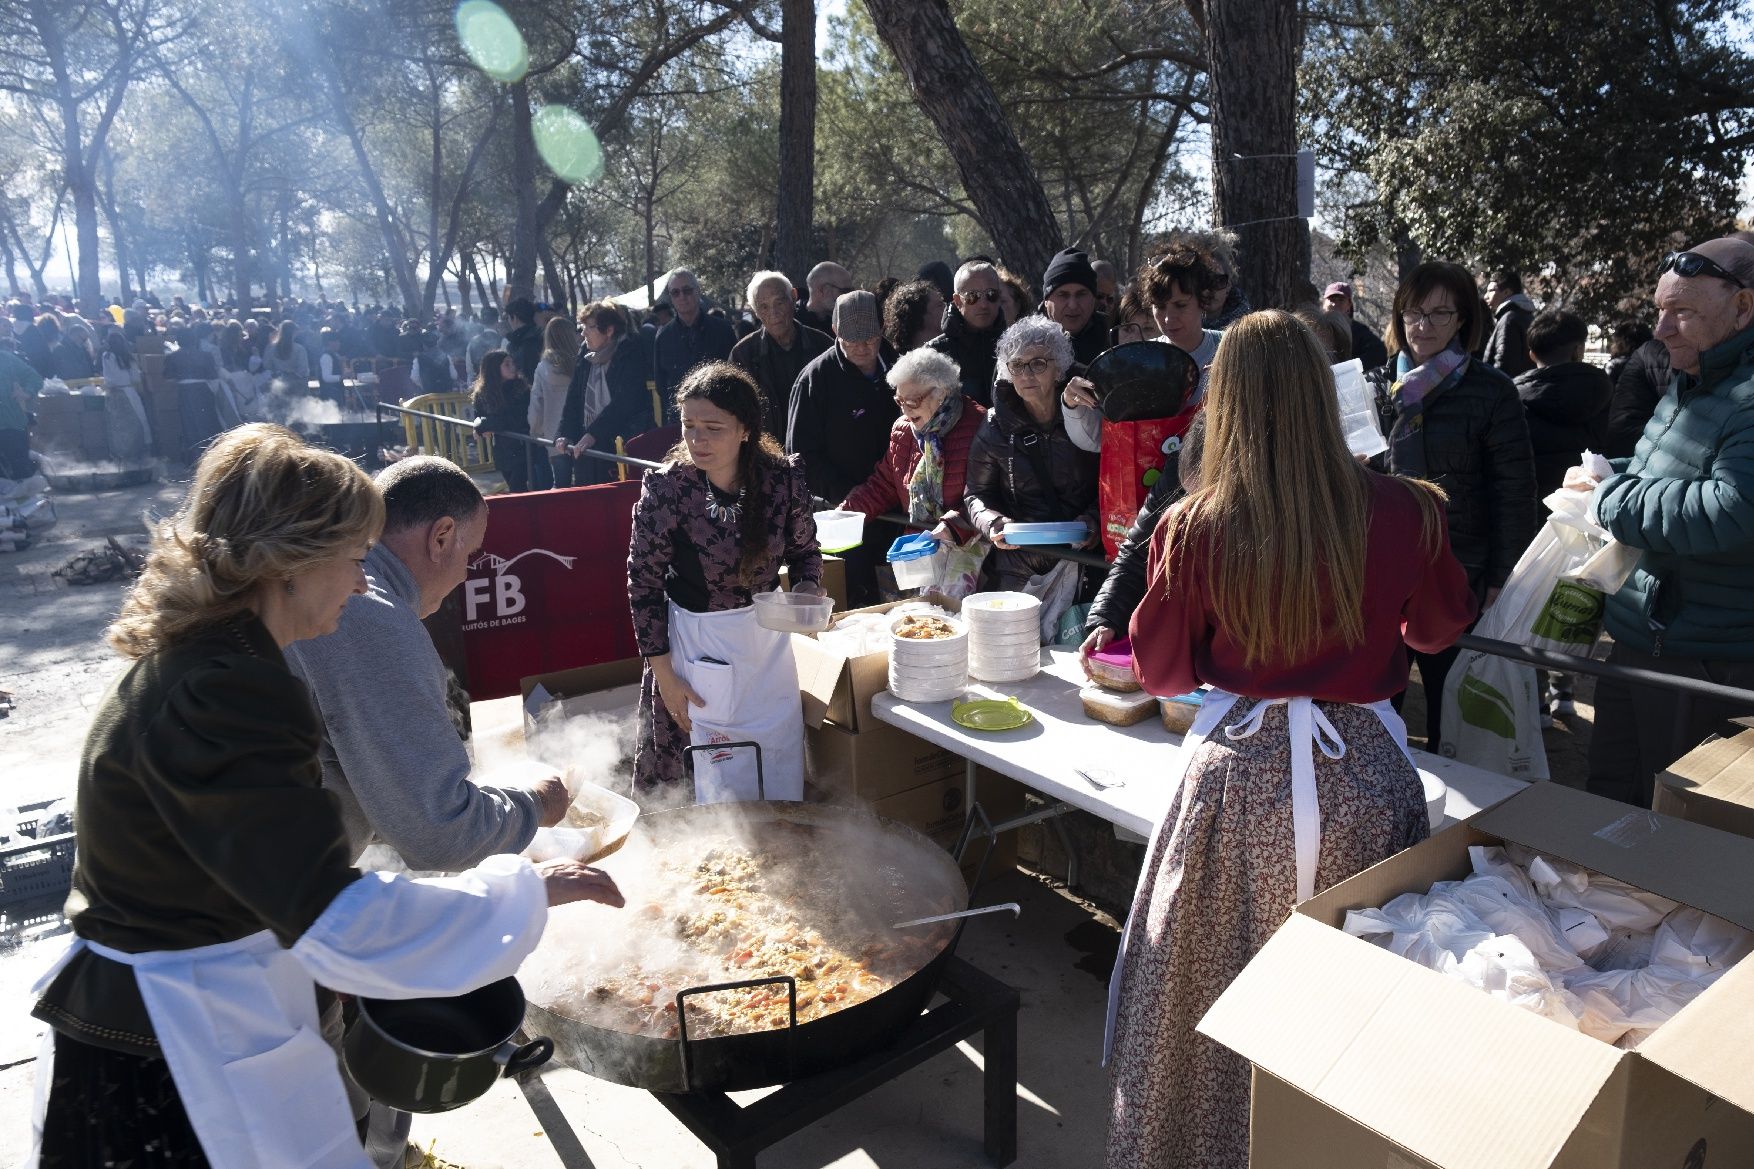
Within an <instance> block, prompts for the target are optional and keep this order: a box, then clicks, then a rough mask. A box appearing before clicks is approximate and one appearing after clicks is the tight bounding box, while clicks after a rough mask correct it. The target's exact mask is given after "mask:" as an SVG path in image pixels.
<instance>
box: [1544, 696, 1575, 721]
mask: <svg viewBox="0 0 1754 1169" xmlns="http://www.w3.org/2000/svg"><path fill="white" fill-rule="evenodd" d="M1547 711H1548V713H1549V714H1551V715H1552V716H1553V717H1554V718H1576V717H1577V703H1576V702H1574V701H1572V699H1571V697H1570V696H1569V695H1568V696H1566V697H1564V698H1560V697H1557V696H1555V697H1554V699H1553V701H1552V702H1551V703H1549V704H1548V707H1547Z"/></svg>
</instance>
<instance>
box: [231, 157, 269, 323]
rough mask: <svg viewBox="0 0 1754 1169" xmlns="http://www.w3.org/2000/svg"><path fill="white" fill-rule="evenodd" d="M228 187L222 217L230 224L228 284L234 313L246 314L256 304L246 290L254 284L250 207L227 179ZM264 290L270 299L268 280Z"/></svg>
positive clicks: (240, 192) (242, 193) (241, 193)
mask: <svg viewBox="0 0 1754 1169" xmlns="http://www.w3.org/2000/svg"><path fill="white" fill-rule="evenodd" d="M228 187H229V189H228V190H227V191H226V193H225V196H226V197H225V202H226V210H227V212H228V214H227V217H226V218H227V220H228V221H229V223H230V225H231V283H232V288H233V289H234V290H235V294H236V296H237V301H238V313H239V314H240V315H246V314H248V313H249V311H250V309H251V308H253V307H255V303H256V302H255V298H254V297H253V296H252V295H251V292H250V289H251V287H252V286H253V285H254V283H255V273H254V272H252V271H251V270H250V261H251V254H250V209H249V206H248V205H247V204H246V203H245V201H244V190H243V187H242V186H241V185H235V184H230V183H229V182H228ZM265 291H267V292H268V293H269V299H270V300H272V299H273V291H274V289H273V285H272V283H270V285H269V287H268V288H267V289H266V290H265Z"/></svg>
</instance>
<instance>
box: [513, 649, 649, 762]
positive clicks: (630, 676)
mask: <svg viewBox="0 0 1754 1169" xmlns="http://www.w3.org/2000/svg"><path fill="white" fill-rule="evenodd" d="M644 668H645V663H644V662H643V661H642V660H641V659H640V658H623V659H622V660H620V661H617V662H603V663H602V664H600V665H595V666H579V667H577V668H575V669H571V670H556V671H554V672H553V673H551V674H535V675H532V676H531V677H528V678H524V679H522V680H521V681H520V682H519V685H518V693H519V695H520V696H521V699H522V702H523V707H524V741H525V742H526V743H527V744H529V746H530V750H531V752H532V754H534V753H537V752H538V751H539V750H540V744H541V742H542V732H541V731H540V729H539V728H538V723H539V722H540V720H541V719H542V718H543V717H544V716H547V715H550V714H552V713H553V712H554V711H556V710H558V711H559V712H560V715H561V717H562V718H569V717H572V716H573V715H579V714H617V715H628V714H632V713H633V712H634V710H635V709H637V708H638V706H639V680H640V674H641V672H642V671H643V670H644Z"/></svg>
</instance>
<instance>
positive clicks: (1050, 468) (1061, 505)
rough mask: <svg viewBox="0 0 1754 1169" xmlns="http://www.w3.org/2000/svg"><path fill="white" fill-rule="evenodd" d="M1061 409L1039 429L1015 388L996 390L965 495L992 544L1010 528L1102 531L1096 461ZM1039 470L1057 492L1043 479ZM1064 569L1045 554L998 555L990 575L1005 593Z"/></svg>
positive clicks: (973, 452)
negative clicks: (1058, 525)
mask: <svg viewBox="0 0 1754 1169" xmlns="http://www.w3.org/2000/svg"><path fill="white" fill-rule="evenodd" d="M1062 388H1063V387H1062ZM1055 396H1056V398H1057V397H1058V393H1057V392H1056V395H1055ZM1054 406H1055V409H1054V412H1053V419H1052V420H1051V421H1049V422H1046V423H1041V422H1037V421H1036V420H1035V419H1034V418H1033V417H1032V416H1031V415H1030V413H1029V410H1028V408H1027V407H1026V406H1024V404H1023V399H1022V398H1021V397H1019V396H1018V394H1017V391H1016V389H1014V388H1013V387H1012V385H1011V383H1010V382H1009V381H1004V380H1000V381H999V382H997V383H995V384H994V386H993V408H992V409H991V410H989V411H988V412H987V420H986V422H984V423H983V424H982V425H981V428H980V429H979V430H978V431H976V432H975V436H974V445H973V446H972V447H971V448H970V449H969V452H968V485H967V487H966V488H965V489H964V491H963V503H964V505H965V512H966V514H967V516H968V518H969V521H970V522H971V523H973V524H974V526H975V527H976V528H977V529H978V530H979V531H980V534H981V535H983V536H985V537H986V538H987V539H989V540H990V539H992V538H993V533H994V532H996V531H998V530H999V529H1000V528H1002V527H1003V526H1004V525H1005V522H1006V521H1007V520H1015V521H1017V522H1018V523H1025V524H1028V523H1043V522H1047V521H1050V520H1079V519H1081V520H1083V521H1085V522H1086V523H1087V524H1089V525H1090V530H1091V531H1092V532H1094V531H1096V530H1097V522H1098V516H1097V501H1096V456H1095V455H1093V454H1091V453H1090V452H1088V451H1084V450H1080V449H1079V448H1078V447H1077V446H1075V445H1074V444H1073V442H1072V439H1071V437H1070V436H1069V435H1067V433H1066V425H1065V423H1064V421H1062V419H1061V415H1060V411H1059V408H1058V407H1059V403H1058V401H1056V402H1055V403H1054ZM1032 452H1033V455H1032ZM1038 465H1039V466H1040V467H1041V468H1042V469H1043V470H1045V471H1046V472H1047V477H1048V479H1049V480H1050V483H1051V485H1050V486H1044V484H1043V482H1042V480H1041V477H1040V476H1039V475H1038V474H1037V473H1036V467H1037V466H1038ZM1058 562H1059V561H1058V558H1057V557H1053V556H1044V555H1042V554H1041V553H1038V552H1028V551H1017V552H1006V551H1003V550H995V551H994V552H993V554H992V555H991V556H990V557H989V558H988V567H989V568H990V569H991V570H992V572H993V575H995V576H996V577H997V578H998V582H999V587H1001V588H1016V587H1018V586H1019V585H1021V584H1022V583H1023V582H1024V581H1025V580H1028V579H1029V578H1030V577H1031V576H1034V575H1036V574H1038V573H1041V572H1045V571H1047V570H1048V569H1049V568H1052V567H1053V566H1054V565H1055V564H1056V563H1058Z"/></svg>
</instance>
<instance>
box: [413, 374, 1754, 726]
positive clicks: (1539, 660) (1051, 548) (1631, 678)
mask: <svg viewBox="0 0 1754 1169" xmlns="http://www.w3.org/2000/svg"><path fill="white" fill-rule="evenodd" d="M378 410H379V415H378V417H379V421H380V423H381V421H382V418H383V413H382V412H383V411H385V410H393V411H395V412H396V413H398V414H403V415H413V416H415V417H421V418H430V419H433V420H434V421H437V422H446V423H450V424H452V425H455V426H470V425H471V424H470V423H469V421H468V420H466V419H460V418H446V417H444V416H443V415H439V414H428V413H426V412H425V411H421V410H411V409H409V408H407V407H405V406H397V405H393V404H391V403H389V402H380V403H378ZM495 437H496V438H502V439H505V438H510V439H516V440H518V441H520V442H525V443H528V444H529V445H531V446H538V447H543V448H544V449H547V450H552V449H553V447H554V441H553V440H552V439H544V438H537V437H534V436H531V435H527V434H509V433H501V434H496V436H495ZM584 454H585V455H586V456H588V457H590V458H594V459H602V460H604V461H607V462H611V463H620V464H624V465H626V466H630V467H639V468H641V469H644V470H651V469H655V468H656V467H658V466H660V464H658V463H654V462H651V461H650V460H647V459H636V458H634V457H632V456H631V455H621V454H612V453H609V452H607V451H596V450H587V451H585V452H584ZM876 518H877V519H879V520H882V521H884V522H887V523H892V524H897V525H899V526H901V527H904V528H912V529H915V530H925V528H926V525H922V524H916V523H914V522H913V521H912V520H910V519H909V518H908V517H907V516H905V515H903V514H901V513H900V512H885V513H883V514H882V515H880V516H877V517H876ZM1030 551H1032V552H1039V553H1042V554H1045V555H1048V556H1052V557H1055V558H1057V559H1060V560H1070V561H1073V562H1075V563H1078V564H1082V565H1084V566H1086V567H1089V568H1102V569H1106V568H1108V567H1109V565H1110V563H1111V561H1110V560H1109V559H1108V558H1107V557H1106V556H1104V555H1103V554H1102V553H1100V552H1086V551H1083V550H1082V549H1078V548H1070V547H1066V546H1064V545H1051V544H1049V545H1040V546H1036V547H1032V548H1031V549H1030ZM1456 644H1457V645H1459V646H1461V647H1462V648H1463V649H1467V650H1474V651H1476V652H1479V653H1487V654H1492V655H1493V656H1495V657H1501V658H1506V659H1508V660H1510V661H1513V662H1522V663H1523V664H1525V665H1529V666H1534V667H1536V668H1538V669H1543V670H1552V671H1554V672H1556V673H1563V674H1586V675H1589V676H1591V677H1596V678H1607V679H1609V680H1611V681H1615V682H1621V683H1624V684H1625V685H1628V686H1652V687H1657V688H1660V689H1664V690H1672V691H1674V692H1675V696H1676V701H1675V727H1674V732H1673V738H1672V744H1671V745H1672V747H1673V748H1674V750H1675V755H1676V758H1679V757H1680V756H1681V755H1684V754H1686V753H1687V752H1688V751H1690V750H1692V749H1693V748H1694V747H1695V746H1697V744H1695V743H1692V742H1689V741H1688V739H1689V736H1688V732H1687V724H1688V721H1689V719H1690V717H1691V715H1692V713H1693V703H1694V702H1695V701H1696V700H1699V699H1710V700H1713V701H1717V702H1723V703H1727V704H1729V705H1732V706H1742V707H1746V708H1747V709H1748V710H1750V711H1754V690H1744V689H1742V688H1741V687H1738V686H1725V685H1722V684H1721V683H1717V682H1708V681H1705V680H1704V679H1701V678H1688V677H1684V676H1682V675H1680V674H1666V673H1663V672H1661V671H1658V670H1645V669H1639V668H1637V667H1635V666H1622V665H1618V664H1616V663H1614V662H1605V661H1599V660H1598V659H1596V658H1585V657H1578V656H1576V655H1574V654H1562V653H1555V652H1553V651H1552V650H1545V649H1536V648H1534V647H1533V646H1527V645H1519V644H1517V643H1515V642H1510V641H1499V640H1497V639H1495V638H1490V637H1481V636H1479V635H1478V634H1473V633H1464V634H1462V635H1461V636H1460V637H1459V638H1457V639H1456ZM1428 701H1429V699H1428Z"/></svg>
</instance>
